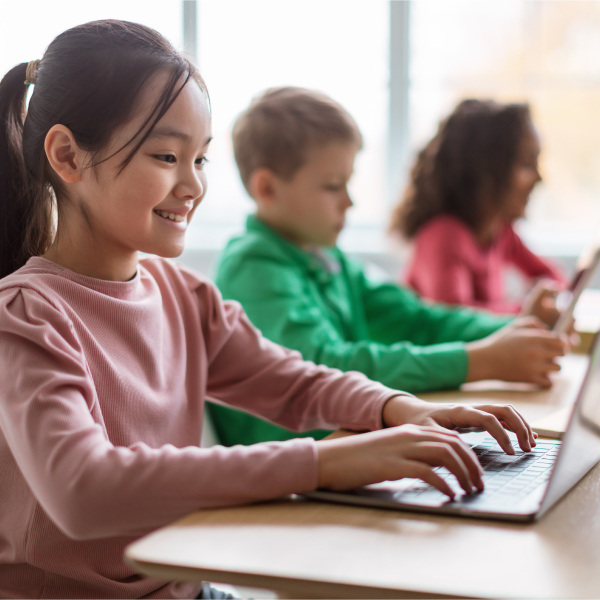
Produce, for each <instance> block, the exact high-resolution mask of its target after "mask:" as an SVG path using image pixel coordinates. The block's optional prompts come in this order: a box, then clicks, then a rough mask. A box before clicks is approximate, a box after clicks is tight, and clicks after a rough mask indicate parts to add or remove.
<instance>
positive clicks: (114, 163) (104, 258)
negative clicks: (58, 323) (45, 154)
mask: <svg viewBox="0 0 600 600" xmlns="http://www.w3.org/2000/svg"><path fill="white" fill-rule="evenodd" d="M165 78H166V74H162V73H161V74H159V75H157V76H156V77H155V78H154V79H153V80H152V81H151V82H150V83H149V84H148V85H147V87H146V90H145V91H144V92H143V93H142V96H141V99H140V102H139V104H138V107H137V110H136V111H135V113H134V114H135V117H134V118H133V119H132V120H131V121H129V122H128V123H126V124H125V126H124V127H122V128H121V129H120V130H117V132H116V134H115V135H114V136H113V138H112V139H111V141H110V143H109V145H108V147H107V148H106V149H105V151H104V153H103V156H107V157H108V158H107V159H105V160H101V159H100V160H99V161H98V159H96V163H95V166H93V165H94V163H93V161H92V157H90V156H87V155H86V154H85V153H83V152H82V151H81V150H79V151H78V153H77V152H75V156H76V160H78V163H77V164H78V169H79V170H78V178H77V180H76V181H74V182H72V183H69V184H68V185H67V194H68V197H69V202H68V203H67V204H66V206H65V207H64V209H63V211H62V212H61V214H60V216H59V222H58V235H57V236H56V239H55V242H54V243H53V245H52V246H51V247H50V249H49V250H48V252H47V253H46V257H47V258H49V259H51V260H54V261H55V262H58V263H59V264H62V265H63V266H66V267H68V268H70V269H71V270H74V271H76V272H79V273H82V274H85V275H89V276H92V277H98V278H101V279H113V280H121V281H123V280H127V279H130V278H131V277H132V276H133V275H134V274H135V272H136V269H137V260H138V251H141V252H145V253H147V254H157V255H159V256H163V257H175V256H179V255H180V254H181V252H182V251H183V248H184V243H185V232H186V230H187V226H188V224H189V222H190V220H191V218H192V216H193V214H194V211H195V209H196V207H197V206H198V204H199V203H200V202H201V200H202V199H203V198H204V195H205V194H206V185H207V184H206V173H205V171H204V165H205V163H206V156H205V155H206V151H207V149H208V144H209V142H210V139H211V126H210V111H209V107H208V101H207V99H206V96H205V95H204V93H203V92H202V90H201V89H200V87H199V86H198V85H197V83H196V82H195V81H194V80H193V79H191V80H189V81H188V83H187V84H186V85H185V86H184V87H183V89H182V90H181V92H180V94H179V95H178V96H177V98H176V99H175V101H174V102H173V104H172V105H171V106H170V108H169V109H168V110H167V112H166V113H165V115H164V116H163V117H162V118H161V119H160V121H159V122H158V123H157V124H156V127H155V128H154V129H153V131H152V132H151V133H150V135H149V136H148V138H147V139H146V140H145V141H144V142H143V143H142V145H141V147H140V148H139V150H138V151H137V152H136V153H135V154H134V155H133V158H132V159H131V161H130V162H129V163H128V164H127V165H126V166H125V168H122V161H123V159H124V157H125V155H126V152H127V150H128V149H129V148H130V146H129V145H128V142H130V140H132V139H134V138H135V135H136V133H137V132H138V131H140V129H141V128H142V127H143V124H144V123H145V120H146V119H147V115H148V114H149V112H150V110H151V108H152V107H153V106H154V103H155V98H156V94H157V93H158V91H159V90H161V89H163V88H164V85H165V80H166V79H165ZM67 131H68V130H67ZM133 143H135V140H134V142H133ZM123 148H125V149H123ZM90 164H91V165H92V166H87V165H90ZM67 257H68V258H67Z"/></svg>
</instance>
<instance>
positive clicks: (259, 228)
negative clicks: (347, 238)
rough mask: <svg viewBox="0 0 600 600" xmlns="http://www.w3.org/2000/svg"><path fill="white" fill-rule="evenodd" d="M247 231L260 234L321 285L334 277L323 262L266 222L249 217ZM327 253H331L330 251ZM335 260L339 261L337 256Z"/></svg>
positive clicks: (254, 216) (283, 255) (255, 217)
mask: <svg viewBox="0 0 600 600" xmlns="http://www.w3.org/2000/svg"><path fill="white" fill-rule="evenodd" d="M246 230H247V231H248V232H254V233H258V234H260V235H261V236H262V237H263V238H266V239H267V240H269V242H270V243H271V248H272V249H277V251H278V253H279V254H280V255H281V256H282V257H283V258H285V259H286V260H290V259H291V260H292V261H293V262H294V263H296V264H297V265H298V266H300V267H301V268H302V269H304V270H305V271H306V272H307V273H309V274H310V275H311V276H313V277H315V278H316V279H317V280H318V281H319V282H320V283H327V282H328V281H330V280H331V278H332V277H333V275H332V273H330V272H329V271H328V270H327V269H326V268H325V265H324V264H323V261H321V260H319V258H318V257H317V256H315V255H313V254H311V253H310V252H308V251H306V250H304V249H303V248H300V247H299V246H297V245H296V244H294V243H293V242H290V241H289V240H286V239H285V238H284V237H283V236H282V235H280V234H279V233H277V232H276V231H275V230H274V229H273V228H272V227H269V225H267V224H266V223H265V222H264V221H261V220H260V219H259V218H258V217H257V216H256V215H248V218H247V219H246ZM325 252H327V253H329V252H330V251H329V249H326V250H325ZM333 256H334V258H335V259H336V260H339V259H338V257H337V256H335V253H334V255H333Z"/></svg>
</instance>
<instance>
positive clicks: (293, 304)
mask: <svg viewBox="0 0 600 600" xmlns="http://www.w3.org/2000/svg"><path fill="white" fill-rule="evenodd" d="M351 275H352V278H353V281H352V282H351V284H350V287H354V288H355V289H353V290H348V294H349V295H354V296H356V295H357V294H358V295H359V296H361V297H360V298H359V299H358V304H359V305H360V303H361V302H363V303H364V310H365V316H366V320H367V327H368V328H370V329H371V330H372V331H371V334H372V339H371V336H367V337H364V338H360V337H359V336H357V335H356V332H355V331H352V328H348V326H347V324H344V323H343V322H342V321H340V320H339V319H336V318H335V317H334V315H333V314H332V312H331V311H330V310H328V307H327V299H326V298H325V297H324V296H323V295H322V294H321V293H320V292H319V289H318V286H317V285H316V284H315V282H314V281H312V280H311V278H310V277H308V276H307V274H306V273H304V272H303V271H302V269H300V268H297V267H296V266H294V265H291V264H286V263H285V262H281V261H278V260H274V259H273V260H271V259H270V258H269V257H268V256H260V254H259V255H258V256H253V255H252V253H245V254H243V255H236V254H235V253H234V254H230V255H229V256H225V257H224V259H223V260H222V262H221V264H220V266H219V269H218V273H217V278H216V282H217V285H218V286H219V287H220V289H221V291H222V293H223V296H224V297H225V298H227V299H235V300H238V301H240V302H241V303H242V305H243V307H244V309H245V311H246V313H247V314H248V316H249V318H250V320H251V321H252V322H253V323H254V324H255V325H256V326H257V327H258V328H259V329H261V330H262V332H263V334H264V335H265V336H266V337H268V338H270V339H272V340H273V341H275V342H277V343H279V344H282V345H284V346H287V347H289V348H294V349H296V350H299V351H300V352H301V353H302V355H303V357H304V358H305V359H307V360H312V361H314V362H316V363H321V364H325V365H328V366H330V367H335V368H338V369H341V370H342V371H351V370H355V371H360V372H362V373H364V374H365V375H367V376H368V377H369V378H371V379H374V380H376V381H379V382H381V383H383V384H385V385H387V386H389V387H392V388H395V389H400V390H405V391H408V392H412V393H417V392H423V391H429V390H435V389H443V388H453V387H457V386H459V385H460V384H461V383H463V382H464V380H465V378H466V373H467V355H466V351H465V346H464V341H463V340H465V339H475V338H477V337H478V336H479V337H482V336H483V335H486V334H487V333H489V332H490V331H492V330H494V328H495V329H497V328H498V327H499V326H500V323H499V322H496V323H495V327H494V326H492V324H491V322H490V323H488V322H487V319H488V317H487V316H486V317H481V320H480V322H479V321H478V319H476V318H475V317H473V316H469V315H467V314H466V313H465V314H464V315H461V314H460V312H458V311H455V312H453V311H448V309H441V308H440V309H432V308H430V307H427V306H425V305H423V304H422V303H420V301H418V300H417V299H416V297H414V296H413V295H412V294H410V293H408V292H405V291H403V290H401V289H400V288H398V287H397V286H387V287H386V286H377V285H372V284H370V283H369V282H368V281H367V279H366V278H364V276H362V274H361V273H358V275H357V274H356V273H354V274H351ZM356 282H358V283H356ZM394 287H395V291H394ZM357 290H358V291H357ZM358 308H359V309H360V306H359V307H358ZM469 323H470V327H471V330H470V331H467V335H466V337H465V335H464V332H463V335H460V332H461V328H462V327H463V326H466V325H468V324H469ZM436 332H437V333H436Z"/></svg>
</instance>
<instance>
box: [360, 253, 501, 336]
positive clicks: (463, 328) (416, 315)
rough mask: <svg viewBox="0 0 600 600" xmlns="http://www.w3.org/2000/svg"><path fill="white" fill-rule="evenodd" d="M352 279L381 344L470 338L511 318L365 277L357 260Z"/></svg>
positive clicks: (495, 327) (371, 326)
mask: <svg viewBox="0 0 600 600" xmlns="http://www.w3.org/2000/svg"><path fill="white" fill-rule="evenodd" d="M348 268H349V269H353V270H354V277H353V279H354V280H355V281H356V282H357V286H358V287H359V289H360V295H361V299H362V305H363V308H364V311H365V318H366V320H367V323H368V327H369V334H370V337H371V338H372V339H374V340H377V341H378V342H381V343H384V344H392V343H394V342H396V341H398V340H399V339H405V340H410V341H411V342H413V343H414V344H418V345H430V344H442V343H448V342H456V341H463V342H470V341H474V340H479V339H481V338H484V337H486V336H488V335H490V334H491V333H494V332H495V331H497V330H498V329H500V328H501V327H503V326H504V325H506V324H507V323H509V322H510V321H511V320H512V317H511V316H509V315H503V316H499V315H492V314H490V313H489V312H487V311H482V310H476V309H473V308H466V307H456V306H447V305H444V304H441V303H433V302H428V301H424V300H421V299H420V298H419V297H418V296H417V295H416V294H415V293H414V292H412V291H411V290H409V289H407V288H403V287H401V286H398V285H396V284H395V283H388V282H376V281H372V280H370V279H368V278H367V277H366V276H365V274H364V273H363V272H362V270H361V269H360V267H358V266H357V265H356V264H352V263H351V264H350V266H349V267H348Z"/></svg>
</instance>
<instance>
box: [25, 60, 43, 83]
mask: <svg viewBox="0 0 600 600" xmlns="http://www.w3.org/2000/svg"><path fill="white" fill-rule="evenodd" d="M39 64H40V61H39V60H30V61H29V62H28V63H27V71H26V72H25V85H33V84H34V83H35V80H36V76H37V73H36V71H37V68H38V65H39Z"/></svg>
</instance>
